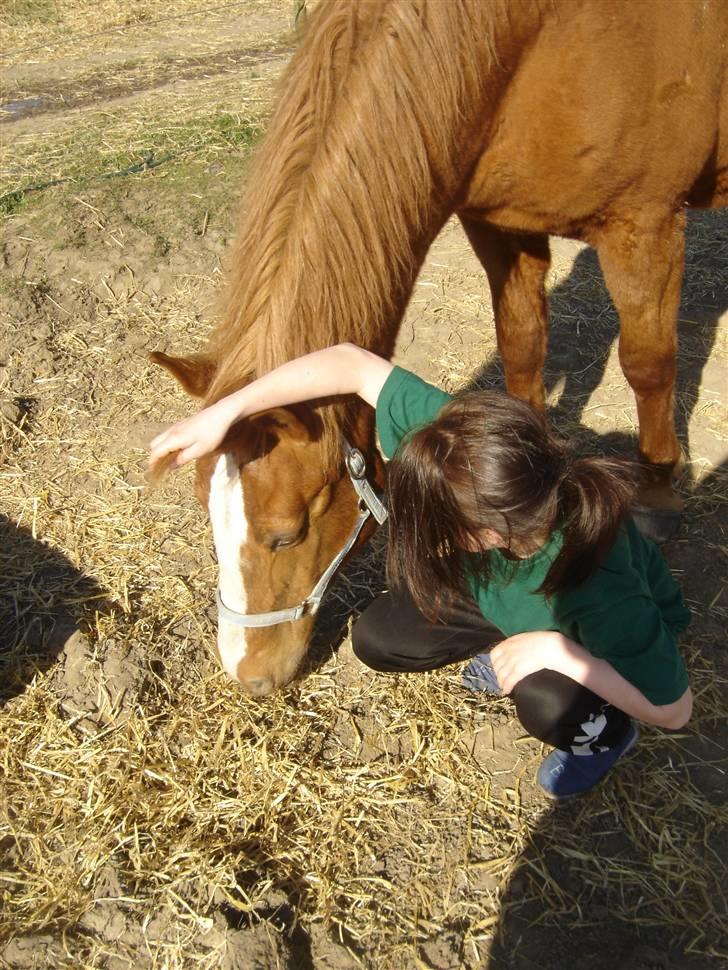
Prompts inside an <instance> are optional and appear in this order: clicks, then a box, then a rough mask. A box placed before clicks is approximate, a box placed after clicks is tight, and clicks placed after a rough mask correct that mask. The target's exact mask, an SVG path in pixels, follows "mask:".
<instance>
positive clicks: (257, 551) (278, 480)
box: [157, 0, 728, 693]
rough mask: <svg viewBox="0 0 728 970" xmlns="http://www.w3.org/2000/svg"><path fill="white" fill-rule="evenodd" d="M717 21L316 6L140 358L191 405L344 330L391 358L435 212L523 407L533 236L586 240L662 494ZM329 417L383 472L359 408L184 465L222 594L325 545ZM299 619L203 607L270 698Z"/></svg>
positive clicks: (710, 201) (725, 172)
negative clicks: (171, 314)
mask: <svg viewBox="0 0 728 970" xmlns="http://www.w3.org/2000/svg"><path fill="white" fill-rule="evenodd" d="M726 36H728V3H726V2H725V0H720V2H710V0H707V2H704V3H700V2H695V3H681V4H667V3H661V2H659V0H654V2H650V3H647V2H645V3H641V4H629V3H624V2H620V0H552V2H549V3H543V4H539V3H534V2H530V0H524V2H523V3H520V4H519V3H506V2H503V0H489V2H488V3H483V2H482V0H459V2H458V3H441V2H437V0H372V2H360V3H356V4H354V3H351V2H349V0H345V2H337V0H332V2H330V3H322V4H321V5H320V7H319V8H318V9H317V11H316V12H315V15H314V17H312V19H311V26H310V33H309V36H308V37H307V39H306V40H305V42H304V44H303V45H302V47H301V48H300V50H299V51H298V52H297V54H296V55H295V57H294V58H293V61H292V63H291V66H290V69H289V72H288V75H287V78H286V79H285V81H284V88H283V91H284V93H283V96H282V98H281V101H280V105H279V108H278V109H277V112H276V114H275V116H274V118H273V121H272V123H271V126H270V129H269V134H268V137H267V140H266V143H265V145H264V146H263V147H262V149H261V151H260V153H259V157H258V161H257V166H256V168H255V170H254V172H253V174H252V176H251V180H250V184H251V189H250V192H249V195H248V199H247V204H246V207H245V212H244V217H243V222H242V224H241V229H240V232H239V238H238V242H237V246H236V251H235V254H234V266H235V269H234V272H233V275H232V279H231V282H230V285H229V290H228V295H227V302H226V310H225V313H224V316H223V318H222V321H221V323H220V325H219V327H218V329H217V331H216V333H215V334H214V335H213V337H212V339H211V343H210V347H209V350H208V352H207V354H206V355H205V357H204V358H203V359H198V360H189V359H184V358H170V357H167V356H165V355H157V359H158V361H159V362H160V363H162V364H163V365H164V366H166V367H167V368H168V369H169V370H171V371H172V373H174V374H175V376H177V377H178V378H179V379H180V380H181V382H182V383H183V385H184V386H185V387H186V388H187V389H188V390H189V391H190V392H191V393H196V394H198V395H200V396H202V397H203V398H204V399H205V400H206V401H208V402H211V401H213V400H216V399H218V398H219V397H221V396H222V395H224V394H225V393H228V392H229V391H231V390H233V389H235V388H237V387H240V386H241V385H242V384H244V383H245V382H247V381H248V380H250V379H252V378H254V377H255V376H257V375H259V374H261V373H264V372H266V371H267V370H269V369H271V368H272V367H274V366H276V365H278V364H280V363H282V362H283V361H285V360H288V359H290V358H292V357H294V356H298V355H300V354H303V353H306V352H309V351H312V350H315V349H318V348H319V347H323V346H328V345H331V344H333V343H336V342H340V341H343V340H351V341H353V342H355V343H358V344H360V345H362V346H365V347H367V348H369V349H371V350H374V351H375V352H378V353H380V354H383V355H385V356H389V355H390V354H391V352H392V350H393V347H394V341H395V338H396V334H397V330H398V328H399V324H400V321H401V318H402V315H403V314H404V311H405V308H406V305H407V302H408V300H409V296H410V294H411V291H412V288H413V286H414V282H415V279H416V277H417V273H418V272H419V269H420V266H421V264H422V261H423V260H424V257H425V255H426V252H427V249H428V247H429V245H430V244H431V242H432V240H433V239H434V238H435V236H436V235H437V233H438V232H439V230H440V228H441V227H442V225H443V224H444V222H445V221H446V219H447V218H448V217H449V216H450V215H452V214H453V213H454V212H456V213H457V214H458V215H459V216H460V218H461V220H462V223H463V226H464V228H465V230H466V232H467V234H468V237H469V239H470V241H471V243H472V245H473V247H474V249H475V252H476V253H477V255H478V256H479V258H480V260H481V262H482V263H483V266H484V268H485V270H486V272H487V274H488V278H489V282H490V285H491V290H492V293H493V303H494V309H495V315H496V328H497V333H498V342H499V350H500V353H501V355H502V358H503V362H504V368H505V373H506V382H507V386H508V389H509V390H510V391H511V392H512V393H514V394H517V395H518V396H520V397H523V398H525V399H527V400H530V401H531V402H532V403H534V404H535V405H537V406H543V402H544V391H543V383H542V377H541V373H542V368H543V363H544V358H545V352H546V324H547V307H546V297H545V289H544V278H545V274H546V271H547V269H548V264H549V248H548V235H549V234H559V235H566V236H573V237H576V238H580V239H584V240H586V241H587V242H589V243H591V244H592V245H594V246H595V247H596V249H597V251H598V253H599V258H600V261H601V263H602V267H603V270H604V275H605V279H606V282H607V285H608V287H609V289H610V292H611V294H612V297H613V299H614V302H615V304H616V306H617V309H618V311H619V314H620V319H621V338H620V359H621V362H622V366H623V368H624V371H625V374H626V376H627V379H628V380H629V382H630V384H631V386H632V387H633V389H634V391H635V395H636V399H637V405H638V413H639V419H640V450H641V452H642V453H643V455H644V456H645V458H646V459H647V461H648V462H649V463H650V465H651V467H652V468H653V470H654V489H653V491H652V494H651V495H650V496H649V500H651V501H653V502H655V503H656V504H658V505H661V506H662V507H663V508H665V507H666V508H668V509H670V508H671V507H674V506H675V504H676V503H675V499H674V497H673V495H672V492H671V489H670V484H669V479H670V474H671V472H672V469H673V467H674V465H675V462H676V461H677V459H678V457H679V447H678V443H677V439H676V437H675V433H674V427H673V406H674V400H673V388H674V375H675V330H676V327H675V323H676V315H677V307H678V303H679V296H680V284H681V278H682V264H683V218H684V216H683V205H684V203H685V202H688V201H691V202H695V203H697V204H702V205H717V204H722V203H724V202H726V201H728V134H726V133H727V132H728V91H727V90H726V87H725V83H726V82H725V74H726V58H727V56H728V55H727V53H726V44H725V37H726ZM687 132H689V137H685V134H686V133H687ZM344 435H345V436H346V437H347V438H348V439H349V440H350V441H351V443H352V444H354V445H355V446H356V447H358V448H359V449H361V451H362V452H363V453H364V454H365V456H366V457H367V461H368V464H369V466H370V468H373V469H374V472H375V476H376V477H377V478H378V479H379V481H380V482H381V479H382V468H381V462H380V461H379V458H378V456H377V454H376V450H375V447H374V440H373V429H372V415H371V413H370V411H369V410H368V409H367V408H365V407H364V406H360V405H358V404H357V403H356V402H353V403H352V402H349V403H348V404H347V405H346V406H342V405H337V404H332V403H331V402H314V404H313V405H312V406H311V407H303V408H297V409H296V411H295V413H294V412H293V411H291V410H288V409H284V410H282V411H280V412H276V413H275V414H269V415H261V416H258V417H256V418H254V419H251V420H248V421H245V422H241V424H240V425H239V426H237V427H236V428H235V429H233V432H232V433H231V435H230V436H229V439H228V440H227V441H226V442H225V445H224V452H223V455H222V457H221V456H220V455H217V456H213V457H212V458H209V459H205V460H203V461H201V462H199V463H198V470H197V476H198V479H197V480H198V493H199V495H200V498H201V500H202V501H203V502H204V503H205V504H207V505H208V508H209V509H210V514H211V519H212V522H213V531H214V538H215V545H216V548H217V552H218V559H219V561H220V563H221V595H222V598H223V600H225V596H228V598H230V599H231V602H230V603H228V604H227V605H228V606H231V607H234V608H236V609H237V610H238V612H241V613H244V612H246V611H249V612H253V611H256V612H261V611H269V610H276V609H280V608H283V607H286V606H290V605H291V604H292V602H297V601H298V600H300V598H301V597H302V596H305V595H306V594H307V593H308V591H309V590H310V588H311V585H312V582H313V581H315V579H316V578H317V577H318V576H319V575H320V574H321V572H322V571H323V570H324V569H325V567H326V564H327V563H328V562H329V561H330V560H331V558H332V555H333V553H335V550H336V549H337V548H338V547H340V546H341V543H342V537H344V536H345V535H346V533H347V530H349V529H350V527H351V523H352V522H353V520H354V519H355V517H356V514H357V498H356V495H355V494H354V492H353V490H352V488H351V486H350V483H349V481H348V479H346V478H345V477H344V472H343V460H342V436H344ZM241 503H242V505H243V506H244V509H245V511H244V513H243V514H242V516H241V514H239V510H238V511H237V512H236V511H234V509H233V506H235V505H236V504H237V505H238V506H239V505H240V504H241ZM365 532H366V530H365ZM281 540H283V541H281ZM236 570H237V572H236ZM235 604H237V606H235ZM312 624H313V619H312V617H311V616H307V617H305V618H303V619H300V620H297V621H296V622H294V623H285V624H282V625H281V626H277V627H271V628H267V629H261V630H245V631H244V632H243V631H240V630H237V631H234V630H232V629H230V628H229V627H226V625H225V622H224V621H221V624H220V635H219V640H218V645H219V649H220V653H221V659H222V660H223V664H224V666H225V667H226V669H227V670H228V672H229V673H230V674H231V675H232V676H234V677H236V678H237V679H239V680H240V681H241V682H242V683H244V684H245V685H246V686H247V688H248V689H249V690H251V691H252V692H253V693H267V692H268V691H269V690H271V689H273V688H274V687H276V686H279V685H281V684H283V683H286V682H287V681H288V680H289V679H290V678H291V677H292V676H293V674H294V673H295V669H296V668H297V666H298V664H299V662H300V659H301V657H302V656H303V654H304V652H305V648H306V644H307V641H308V638H309V636H310V631H311V627H312Z"/></svg>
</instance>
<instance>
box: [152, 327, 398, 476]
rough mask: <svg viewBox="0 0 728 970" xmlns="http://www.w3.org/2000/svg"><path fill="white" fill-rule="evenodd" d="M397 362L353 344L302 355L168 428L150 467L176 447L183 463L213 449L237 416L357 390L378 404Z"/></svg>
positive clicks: (156, 445) (176, 463) (158, 440)
mask: <svg viewBox="0 0 728 970" xmlns="http://www.w3.org/2000/svg"><path fill="white" fill-rule="evenodd" d="M392 366H393V365H392V364H390V362H389V361H388V360H384V358H382V357H378V356H377V355H376V354H373V353H371V352H370V351H368V350H364V349H363V348H361V347H356V346H354V344H337V345H336V346H335V347H327V348H326V349H325V350H317V351H316V352H315V353H312V354H307V355H306V356H305V357H298V358H297V359H296V360H291V361H289V362H288V363H287V364H283V365H282V366H281V367H277V368H276V369H275V370H272V371H270V373H268V374H265V375H264V376H263V377H261V378H259V379H258V380H257V381H253V382H252V383H251V384H248V385H247V386H246V387H243V388H241V390H239V391H235V392H234V393H233V394H230V395H228V396H227V397H224V398H222V399H221V400H219V401H217V402H216V403H215V404H213V405H211V406H210V407H209V408H205V409H204V410H203V411H199V412H198V413H197V414H195V415H193V416H192V417H191V418H187V419H186V420H185V421H179V422H177V424H173V425H172V426H171V427H170V428H167V430H166V431H163V432H162V434H160V435H158V436H157V437H156V438H154V439H153V440H152V442H151V443H150V455H149V466H150V468H151V469H154V467H155V466H156V465H158V464H159V462H161V461H162V460H163V459H164V457H165V456H166V455H169V454H171V453H173V452H176V453H177V454H176V455H175V458H174V461H173V462H172V464H173V466H174V467H176V468H180V467H181V466H182V465H184V464H186V463H187V462H188V461H192V460H193V459H194V458H200V457H202V455H206V454H208V453H209V452H211V451H214V450H215V448H217V447H218V446H219V445H220V443H221V442H222V440H223V438H224V437H225V435H226V434H227V432H228V429H229V428H230V426H231V425H233V424H235V422H236V421H239V420H240V419H241V418H246V417H249V416H250V415H251V414H258V413H259V412H261V411H267V410H269V409H270V408H276V407H283V406H285V405H286V404H297V403H299V402H300V401H310V400H313V399H314V398H320V397H332V396H334V395H337V394H358V395H359V397H360V398H362V400H364V401H366V402H367V404H371V405H372V407H376V404H377V398H378V397H379V392H380V391H381V389H382V387H383V386H384V383H385V381H386V380H387V378H388V377H389V374H390V372H391V370H392Z"/></svg>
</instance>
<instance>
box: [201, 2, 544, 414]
mask: <svg viewBox="0 0 728 970" xmlns="http://www.w3.org/2000/svg"><path fill="white" fill-rule="evenodd" d="M529 2H530V0H529ZM529 2H526V3H524V6H523V10H524V11H526V10H529V9H531V8H532V6H533V5H531V6H530V7H529ZM507 8H508V10H509V11H510V12H509V13H508V15H506V10H507ZM524 16H525V14H524ZM509 18H510V19H509ZM515 19H517V18H515V17H514V14H513V9H512V5H511V4H509V3H507V2H506V0H488V2H487V3H483V2H482V0H459V2H457V3H454V2H453V3H443V2H439V0H433V2H431V3H428V2H422V3H419V4H418V3H412V4H402V3H392V2H390V0H375V2H372V3H369V4H363V3H362V4H352V3H351V2H350V0H345V2H331V3H328V4H326V3H322V4H321V7H320V8H319V10H317V11H316V14H315V15H314V17H313V18H312V21H311V26H310V33H309V36H308V38H307V40H306V41H305V42H304V44H303V45H302V47H301V48H300V49H299V51H298V53H297V54H296V55H295V57H294V59H293V61H292V64H291V66H290V69H289V71H288V74H287V77H286V79H285V81H284V84H283V89H282V96H281V99H280V103H279V106H278V108H277V111H276V113H275V116H274V118H273V121H272V123H271V126H270V129H269V133H268V136H267V139H266V143H265V145H264V146H263V148H262V149H261V151H260V153H259V156H258V159H257V164H256V165H255V167H254V170H253V172H252V174H251V177H250V182H249V184H250V189H249V192H248V196H247V199H246V204H245V216H244V218H243V221H242V224H241V229H240V233H239V237H238V242H237V245H236V250H235V253H234V271H233V274H232V279H231V281H230V285H229V289H228V294H227V304H226V309H225V313H224V317H223V319H222V322H221V325H220V327H219V328H218V331H217V333H216V335H215V336H214V338H213V343H214V344H216V354H215V356H216V357H217V359H218V360H219V361H220V366H219V368H218V374H217V377H216V379H215V382H214V383H213V387H212V389H211V396H213V397H214V396H219V395H220V394H221V393H223V392H224V391H225V390H229V389H230V387H232V386H233V385H234V384H235V382H236V379H237V382H238V383H239V381H240V375H242V374H249V375H252V376H257V375H260V374H262V373H266V372H267V371H269V370H270V369H272V368H273V367H275V366H278V365H279V364H281V363H283V362H284V361H286V360H289V359H291V358H293V357H297V356H301V355H302V354H305V353H308V352H310V351H312V350H315V349H318V348H320V347H326V346H330V345H332V344H335V343H339V342H342V341H351V342H353V343H356V344H359V345H360V346H363V347H366V348H368V349H370V350H373V351H375V352H376V353H379V354H382V355H383V356H387V357H388V356H391V353H392V351H393V347H394V341H395V338H396V334H397V330H398V328H399V324H400V321H401V318H402V315H403V313H404V309H405V307H406V304H407V301H408V299H409V296H410V294H411V291H412V288H413V286H414V282H415V279H416V277H417V273H418V271H419V269H420V266H421V263H422V260H423V259H424V256H425V254H426V252H427V249H428V247H429V245H430V243H431V242H432V240H433V239H434V237H435V235H436V234H437V232H438V231H439V230H440V228H441V227H442V225H443V223H444V221H445V220H446V219H447V217H448V216H449V215H450V214H451V213H452V211H453V210H454V209H455V207H456V204H457V199H458V194H459V193H460V192H461V191H462V188H463V184H464V182H465V180H466V178H467V175H468V173H469V172H470V170H471V169H472V167H473V165H474V163H475V161H476V159H477V156H478V154H479V151H480V148H481V146H482V141H483V132H484V131H487V118H488V113H489V112H492V110H493V107H494V105H495V103H497V96H496V92H497V89H498V88H499V86H500V87H502V85H503V84H504V83H505V82H504V80H503V78H504V77H505V76H506V74H507V70H506V69H504V59H505V60H506V61H507V59H508V57H509V56H510V53H509V50H510V48H509V47H508V44H506V45H505V46H504V44H503V42H502V39H501V37H500V35H501V34H503V33H504V32H506V33H507V32H510V34H509V36H510V35H512V34H513V31H514V27H513V23H514V21H515ZM527 19H528V18H527V17H526V20H527ZM524 23H525V21H524ZM519 29H520V28H519ZM523 29H524V30H525V29H526V27H524V28H523ZM496 48H497V49H498V59H497V60H496V58H495V56H494V54H493V51H494V50H495V49H496Z"/></svg>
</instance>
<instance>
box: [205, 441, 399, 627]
mask: <svg viewBox="0 0 728 970" xmlns="http://www.w3.org/2000/svg"><path fill="white" fill-rule="evenodd" d="M344 465H345V467H346V470H347V472H348V473H349V478H350V479H351V484H352V485H353V486H354V491H355V492H356V494H357V495H358V496H359V514H358V515H357V517H356V522H355V523H354V526H353V528H352V530H351V532H350V533H349V538H348V539H347V540H346V542H345V543H344V545H343V546H342V548H341V549H340V550H339V552H337V554H336V555H335V556H334V558H333V559H332V560H331V562H330V563H329V565H328V567H327V568H326V570H325V571H324V574H323V575H322V576H321V579H319V581H318V582H317V583H316V585H315V586H314V588H313V589H312V590H311V592H310V593H309V594H308V596H307V597H306V599H305V600H303V602H301V603H299V604H298V606H291V607H289V608H288V609H287V610H273V611H272V612H271V613H238V612H237V610H231V609H230V607H229V606H225V604H224V603H223V601H222V597H221V596H220V587H219V586H218V587H217V590H216V591H215V596H216V599H217V615H218V620H225V621H226V622H227V623H234V624H235V626H244V627H262V626H275V625H276V624H278V623H288V622H292V621H293V620H300V619H301V617H302V616H311V615H313V614H314V613H316V611H317V610H318V608H319V606H320V605H321V600H322V598H323V595H324V593H325V592H326V589H327V587H328V585H329V583H330V582H331V580H332V578H333V576H334V573H335V572H336V570H337V569H338V568H339V566H340V565H341V563H342V560H343V559H344V558H345V556H346V555H347V553H348V552H349V550H350V549H351V547H352V546H353V545H354V543H355V542H356V540H357V538H358V537H359V533H360V532H361V530H362V528H363V526H364V523H365V522H366V520H367V519H368V518H369V516H370V515H372V516H373V517H374V518H375V519H376V521H377V522H378V523H379V525H382V523H383V522H384V521H385V520H386V518H387V510H386V508H385V507H384V505H383V504H382V501H381V500H380V499H379V497H378V496H377V494H376V492H375V491H374V489H373V488H372V486H371V485H370V484H369V482H368V481H367V478H366V470H367V468H366V462H365V461H364V455H362V453H361V452H360V451H359V450H358V448H352V447H351V445H350V444H349V442H348V441H346V440H344Z"/></svg>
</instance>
